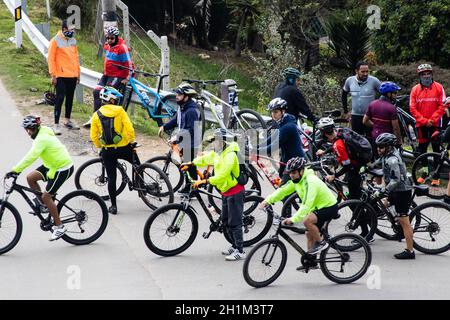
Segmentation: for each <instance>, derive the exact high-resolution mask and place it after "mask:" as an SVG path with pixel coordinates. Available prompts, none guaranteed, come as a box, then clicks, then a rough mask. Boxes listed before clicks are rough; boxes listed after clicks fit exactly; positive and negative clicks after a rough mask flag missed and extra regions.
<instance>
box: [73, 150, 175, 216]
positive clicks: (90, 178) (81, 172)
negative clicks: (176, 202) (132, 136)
mask: <svg viewBox="0 0 450 320" xmlns="http://www.w3.org/2000/svg"><path fill="white" fill-rule="evenodd" d="M131 147H132V148H133V164H132V165H131V170H132V175H131V178H130V177H129V176H128V174H127V165H126V163H125V161H120V160H119V161H118V164H117V187H116V196H118V195H119V194H120V193H122V191H123V190H124V189H125V187H126V186H127V185H128V188H129V189H130V191H132V190H136V191H137V192H138V194H139V197H140V198H141V199H142V201H143V202H144V203H145V204H146V205H147V206H148V207H149V208H150V209H152V210H155V209H157V208H159V207H160V206H162V205H164V204H168V203H172V202H173V199H174V196H173V189H172V185H171V184H170V181H169V178H167V176H166V175H165V174H164V172H163V171H162V170H161V169H160V168H158V167H157V166H155V165H153V164H151V163H142V164H140V165H138V164H137V163H138V162H139V161H137V160H138V159H139V158H138V155H137V154H136V148H138V145H137V143H133V144H132V145H131ZM75 186H76V188H77V189H84V190H92V191H94V192H95V193H97V194H98V195H100V196H101V198H102V199H103V200H108V199H109V194H108V176H107V174H106V168H105V166H104V164H103V159H102V158H101V157H98V158H95V159H91V160H88V161H86V162H85V163H83V164H82V165H81V166H80V167H79V168H78V170H77V171H76V173H75Z"/></svg>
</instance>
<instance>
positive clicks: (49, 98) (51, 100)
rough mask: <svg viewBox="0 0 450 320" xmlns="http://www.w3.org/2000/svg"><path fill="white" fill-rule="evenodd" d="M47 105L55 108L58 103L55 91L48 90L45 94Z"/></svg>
mask: <svg viewBox="0 0 450 320" xmlns="http://www.w3.org/2000/svg"><path fill="white" fill-rule="evenodd" d="M44 100H45V103H46V104H48V105H51V106H54V105H55V103H56V94H55V91H54V90H51V89H50V90H48V91H45V92H44Z"/></svg>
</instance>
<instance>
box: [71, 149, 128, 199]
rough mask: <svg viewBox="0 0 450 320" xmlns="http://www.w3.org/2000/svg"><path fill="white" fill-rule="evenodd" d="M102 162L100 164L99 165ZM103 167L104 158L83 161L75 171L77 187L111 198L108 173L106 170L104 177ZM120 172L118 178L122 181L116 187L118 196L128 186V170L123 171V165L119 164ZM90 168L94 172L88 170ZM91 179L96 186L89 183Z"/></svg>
mask: <svg viewBox="0 0 450 320" xmlns="http://www.w3.org/2000/svg"><path fill="white" fill-rule="evenodd" d="M99 164H100V166H99ZM94 166H98V167H99V168H95V169H92V168H94ZM102 167H104V166H103V162H102V158H95V159H91V160H88V161H86V162H85V163H83V164H82V165H81V166H80V167H79V168H78V170H77V171H76V172H75V177H74V181H75V187H76V188H77V189H78V190H90V191H93V192H95V193H97V194H98V195H99V196H100V197H101V198H102V199H103V200H109V194H108V176H107V175H106V170H105V176H104V177H102V172H101V171H102ZM117 169H118V174H117V180H116V181H119V182H120V185H119V186H118V187H117V188H116V196H118V195H119V194H121V193H122V191H123V190H124V189H125V187H126V185H127V184H126V182H125V179H124V177H125V176H126V172H124V171H123V168H122V166H121V165H118V166H117ZM89 170H93V171H92V173H90V172H87V171H89ZM89 181H93V182H94V185H95V187H94V186H91V185H89Z"/></svg>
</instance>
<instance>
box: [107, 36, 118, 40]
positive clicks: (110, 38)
mask: <svg viewBox="0 0 450 320" xmlns="http://www.w3.org/2000/svg"><path fill="white" fill-rule="evenodd" d="M106 39H107V40H115V39H116V37H106Z"/></svg>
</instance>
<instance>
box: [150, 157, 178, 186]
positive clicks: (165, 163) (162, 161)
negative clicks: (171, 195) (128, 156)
mask: <svg viewBox="0 0 450 320" xmlns="http://www.w3.org/2000/svg"><path fill="white" fill-rule="evenodd" d="M146 162H148V163H151V164H154V165H155V166H157V167H158V168H161V170H162V171H163V172H164V173H165V175H166V176H167V177H168V178H169V181H170V184H171V185H172V188H173V192H177V191H178V189H180V188H181V186H182V185H183V172H181V170H180V167H179V164H178V163H176V162H174V160H172V159H171V158H169V156H167V155H164V156H157V157H153V158H150V159H148V160H147V161H146Z"/></svg>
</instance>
